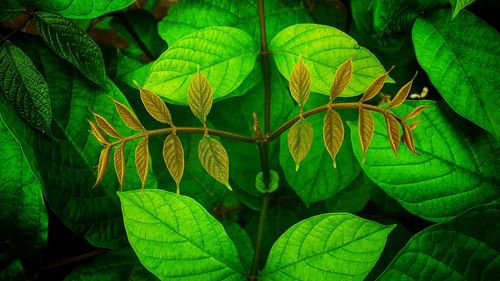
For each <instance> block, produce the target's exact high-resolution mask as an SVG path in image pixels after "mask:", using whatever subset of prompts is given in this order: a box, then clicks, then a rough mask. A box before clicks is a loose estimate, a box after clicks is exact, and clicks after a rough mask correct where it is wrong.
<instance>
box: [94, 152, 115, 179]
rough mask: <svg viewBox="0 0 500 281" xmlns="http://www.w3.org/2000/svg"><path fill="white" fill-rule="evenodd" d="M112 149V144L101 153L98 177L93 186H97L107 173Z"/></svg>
mask: <svg viewBox="0 0 500 281" xmlns="http://www.w3.org/2000/svg"><path fill="white" fill-rule="evenodd" d="M110 150H111V146H106V147H104V148H103V149H102V151H101V154H100V155H99V163H98V164H97V178H96V180H95V183H94V186H93V187H96V186H97V185H98V184H99V183H101V181H102V180H103V179H104V175H105V174H106V170H107V169H108V164H109V152H110Z"/></svg>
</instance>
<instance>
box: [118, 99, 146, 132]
mask: <svg viewBox="0 0 500 281" xmlns="http://www.w3.org/2000/svg"><path fill="white" fill-rule="evenodd" d="M113 102H114V103H115V107H116V111H117V112H118V115H120V118H121V119H122V120H123V123H125V125H127V126H128V127H129V128H130V129H134V130H138V131H143V130H145V129H144V127H143V126H142V124H141V122H140V121H139V120H138V119H137V117H135V115H134V114H133V113H132V111H130V109H128V108H127V107H126V106H125V105H124V104H123V103H121V102H119V101H116V100H113Z"/></svg>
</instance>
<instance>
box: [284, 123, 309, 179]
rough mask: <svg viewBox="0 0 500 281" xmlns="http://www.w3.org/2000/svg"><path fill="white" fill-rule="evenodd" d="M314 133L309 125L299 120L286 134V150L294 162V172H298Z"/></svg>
mask: <svg viewBox="0 0 500 281" xmlns="http://www.w3.org/2000/svg"><path fill="white" fill-rule="evenodd" d="M313 137H314V132H313V128H312V126H311V124H309V123H308V122H307V121H306V120H304V119H300V120H299V121H298V122H297V123H295V124H293V126H292V127H291V128H290V131H289V132H288V150H290V154H291V155H292V158H293V160H295V170H296V171H298V170H299V166H300V162H301V161H302V160H304V158H306V156H307V154H308V153H309V150H310V149H311V144H312V141H313Z"/></svg>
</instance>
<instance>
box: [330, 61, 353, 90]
mask: <svg viewBox="0 0 500 281" xmlns="http://www.w3.org/2000/svg"><path fill="white" fill-rule="evenodd" d="M351 79H352V58H349V59H348V60H347V61H346V62H344V63H343V64H341V65H340V66H339V68H338V69H337V71H335V77H334V79H333V84H332V87H331V88H330V100H334V99H336V98H337V97H338V96H340V94H342V92H343V91H344V90H345V89H346V88H347V86H348V85H349V83H350V82H351Z"/></svg>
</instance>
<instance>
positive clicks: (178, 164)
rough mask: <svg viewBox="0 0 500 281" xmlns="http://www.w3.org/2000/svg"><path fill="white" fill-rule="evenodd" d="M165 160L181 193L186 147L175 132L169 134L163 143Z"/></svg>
mask: <svg viewBox="0 0 500 281" xmlns="http://www.w3.org/2000/svg"><path fill="white" fill-rule="evenodd" d="M163 160H165V165H166V166H167V169H168V172H169V173H170V175H172V178H174V181H175V183H176V185H177V193H179V183H180V182H181V178H182V174H183V173H184V148H183V147H182V143H181V140H180V139H179V137H178V136H177V135H176V134H175V133H172V134H169V135H168V136H167V137H166V138H165V142H164V143H163Z"/></svg>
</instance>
